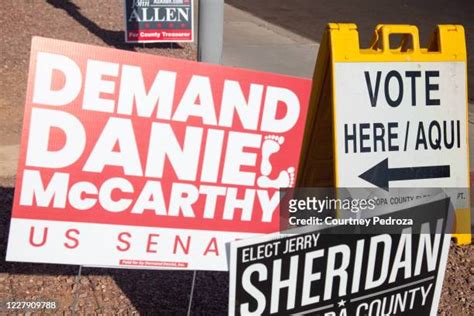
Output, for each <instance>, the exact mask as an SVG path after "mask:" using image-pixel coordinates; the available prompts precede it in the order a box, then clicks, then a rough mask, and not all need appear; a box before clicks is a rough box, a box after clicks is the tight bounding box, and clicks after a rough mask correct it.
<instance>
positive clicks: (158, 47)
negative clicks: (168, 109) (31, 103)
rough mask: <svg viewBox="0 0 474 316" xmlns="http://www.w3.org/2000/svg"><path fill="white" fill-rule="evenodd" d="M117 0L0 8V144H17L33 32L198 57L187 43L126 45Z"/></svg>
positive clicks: (51, 0)
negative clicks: (0, 29)
mask: <svg viewBox="0 0 474 316" xmlns="http://www.w3.org/2000/svg"><path fill="white" fill-rule="evenodd" d="M122 2H123V1H121V0H114V1H91V0H75V1H67V0H46V1H44V0H24V1H6V2H5V3H2V6H1V9H0V12H1V14H0V25H1V26H2V30H3V31H2V32H1V33H0V48H1V51H0V52H1V53H0V77H1V81H0V91H1V94H0V113H1V115H0V135H1V137H0V145H10V144H18V143H19V142H20V135H21V123H22V118H23V106H24V102H25V92H26V78H27V75H28V60H29V53H30V44H31V37H32V36H44V37H50V38H56V39H61V40H67V41H73V42H78V43H86V44H92V45H98V46H106V47H113V48H119V49H126V50H132V51H137V52H144V53H147V54H156V55H163V56H169V57H176V58H183V59H191V60H195V59H196V50H195V45H194V44H192V43H190V44H188V43H182V44H169V43H156V44H146V45H145V47H143V44H126V43H124V33H123V27H124V26H123V7H122Z"/></svg>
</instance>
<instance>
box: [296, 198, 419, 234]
mask: <svg viewBox="0 0 474 316" xmlns="http://www.w3.org/2000/svg"><path fill="white" fill-rule="evenodd" d="M379 204H380V201H378V200H377V198H370V199H354V198H344V199H337V198H329V197H327V196H326V197H324V198H318V197H315V196H312V197H305V198H301V199H290V200H289V201H288V212H289V213H291V214H293V215H294V216H289V217H288V223H289V225H291V226H308V225H311V226H313V225H327V226H334V225H361V226H366V227H367V226H370V225H382V226H385V225H402V226H410V225H413V220H412V219H410V218H405V219H401V218H392V217H388V218H381V217H378V216H374V217H369V218H353V217H349V218H335V217H333V216H332V215H331V213H330V212H332V211H336V210H337V211H348V212H350V213H353V214H355V213H358V212H360V211H372V210H374V209H375V207H376V206H377V205H379ZM297 212H300V214H301V213H302V212H304V213H303V214H301V215H300V214H295V213H297ZM308 212H314V213H316V214H317V215H320V216H322V217H317V216H310V214H308ZM323 212H327V214H322V213H323ZM296 215H299V216H301V218H298V216H296Z"/></svg>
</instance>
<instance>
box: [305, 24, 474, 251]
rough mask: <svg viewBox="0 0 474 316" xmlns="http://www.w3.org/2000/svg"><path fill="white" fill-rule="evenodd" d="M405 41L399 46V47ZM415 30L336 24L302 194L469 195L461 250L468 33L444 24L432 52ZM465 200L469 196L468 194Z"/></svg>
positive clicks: (458, 204) (329, 35) (326, 50)
mask: <svg viewBox="0 0 474 316" xmlns="http://www.w3.org/2000/svg"><path fill="white" fill-rule="evenodd" d="M394 35H395V36H398V38H400V42H399V45H396V47H393V46H391V44H393V43H391V42H392V41H391V39H393V37H394ZM419 43H420V42H419V36H418V29H417V28H416V27H415V26H411V25H379V26H377V27H376V29H375V33H374V38H373V40H372V43H371V45H370V47H369V48H367V49H361V48H360V45H359V34H358V31H357V27H356V25H354V24H329V25H328V28H327V30H326V32H325V34H324V36H323V39H322V42H321V46H320V49H319V55H318V59H317V62H316V69H315V76H314V78H313V90H312V95H311V101H310V102H311V103H310V110H309V113H308V119H307V126H306V131H307V133H306V135H305V139H304V142H303V155H302V161H301V167H300V170H299V176H298V179H299V186H320V187H327V186H332V187H337V188H342V187H345V188H361V187H365V188H367V187H380V188H383V189H385V190H390V188H443V189H461V190H464V193H456V196H454V198H452V199H453V200H454V201H453V204H454V206H455V208H456V233H457V234H455V235H453V236H454V237H455V238H456V239H457V242H458V243H459V244H467V243H470V242H471V234H470V225H471V221H470V208H469V205H470V204H469V183H470V181H469V141H468V134H469V133H468V123H467V75H466V73H467V71H466V69H467V68H466V46H465V37H464V29H463V27H462V26H459V25H439V26H438V27H437V28H436V30H435V32H434V33H433V35H432V37H431V39H430V42H429V45H428V47H427V48H421V47H420V44H419ZM458 192H459V191H458Z"/></svg>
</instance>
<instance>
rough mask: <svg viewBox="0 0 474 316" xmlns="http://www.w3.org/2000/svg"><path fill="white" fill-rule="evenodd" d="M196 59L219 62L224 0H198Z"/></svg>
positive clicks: (220, 58)
mask: <svg viewBox="0 0 474 316" xmlns="http://www.w3.org/2000/svg"><path fill="white" fill-rule="evenodd" d="M198 23H199V24H198V41H197V43H198V44H197V59H198V61H203V62H206V63H213V64H220V63H221V60H222V43H223V38H224V0H200V1H199V9H198Z"/></svg>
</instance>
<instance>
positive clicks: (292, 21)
mask: <svg viewBox="0 0 474 316" xmlns="http://www.w3.org/2000/svg"><path fill="white" fill-rule="evenodd" d="M225 1H226V3H228V4H230V5H232V6H234V7H236V8H239V9H241V10H244V11H247V12H249V13H251V14H253V15H255V16H257V17H259V18H261V19H263V20H265V21H267V22H269V23H272V24H275V25H278V26H280V27H282V28H285V29H287V30H289V31H291V32H293V33H296V34H299V35H302V36H304V37H307V38H309V39H311V40H314V41H317V42H320V41H321V36H322V34H323V31H324V29H325V27H326V24H327V23H330V22H339V23H355V24H357V27H358V30H359V35H360V43H361V45H362V47H368V46H369V42H370V40H371V38H372V33H373V30H374V28H375V26H376V25H377V24H380V23H385V24H392V23H393V24H398V23H401V24H414V25H417V26H418V28H419V31H420V38H421V39H420V40H421V46H422V47H426V45H427V43H428V41H429V37H430V35H431V33H432V31H433V30H434V28H435V26H436V25H437V24H462V25H463V26H464V28H465V32H466V38H467V49H468V52H471V54H470V55H469V54H468V74H469V78H468V79H469V80H468V83H469V95H470V98H471V99H474V53H472V52H473V51H474V1H460V0H417V1H409V0H366V1H354V0H324V1H321V0H293V1H288V0H258V1H255V0H225Z"/></svg>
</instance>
